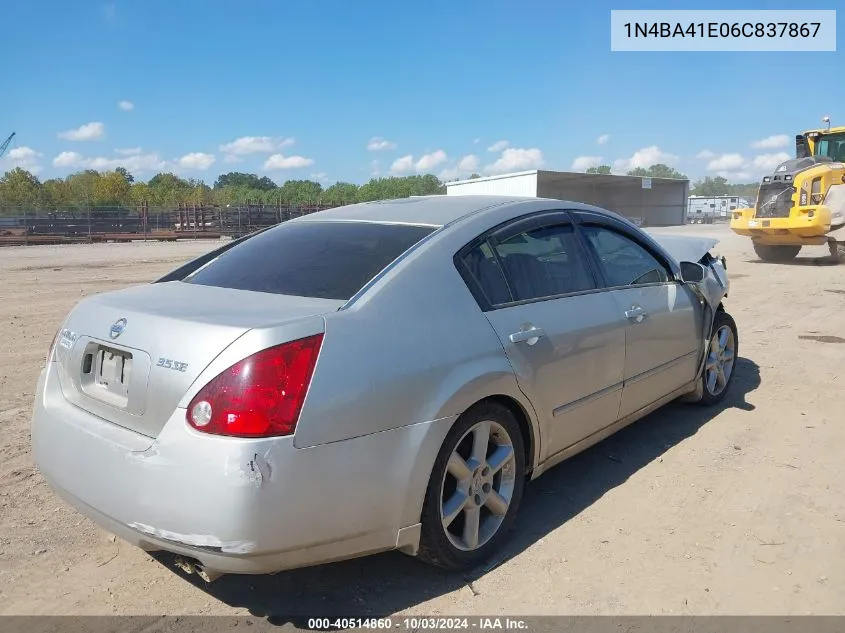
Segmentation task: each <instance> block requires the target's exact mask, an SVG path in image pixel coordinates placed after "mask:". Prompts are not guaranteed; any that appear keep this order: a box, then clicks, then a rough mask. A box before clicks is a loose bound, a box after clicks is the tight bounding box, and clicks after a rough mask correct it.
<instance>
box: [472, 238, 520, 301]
mask: <svg viewBox="0 0 845 633" xmlns="http://www.w3.org/2000/svg"><path fill="white" fill-rule="evenodd" d="M463 261H464V265H465V266H466V267H467V269H468V270H469V272H470V274H471V275H472V276H473V277H474V278H475V281H476V282H477V283H478V285H479V287H480V288H481V291H482V292H483V293H484V296H485V297H486V298H487V302H488V303H489V304H490V305H494V306H495V305H501V304H503V303H510V302H511V301H513V299H512V298H511V293H510V290H508V284H507V282H506V281H505V277H504V275H503V274H502V269H501V268H500V267H499V262H498V261H497V260H496V256H495V255H494V254H493V249H492V248H491V247H490V244H488V243H487V242H483V243H482V244H481V245H480V246H476V247H475V248H473V249H472V250H471V251H470V252H469V253H467V254H466V255H465V256H464V258H463Z"/></svg>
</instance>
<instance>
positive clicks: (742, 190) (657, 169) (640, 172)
mask: <svg viewBox="0 0 845 633" xmlns="http://www.w3.org/2000/svg"><path fill="white" fill-rule="evenodd" d="M587 173H588V174H609V173H611V167H610V165H599V166H598V167H590V168H589V169H588V170H587ZM628 175H629V176H640V177H641V178H679V179H681V180H689V179H688V178H687V177H686V175H684V174H683V173H681V172H679V171H678V170H677V169H674V168H672V167H669V166H668V165H664V164H662V163H658V164H656V165H652V166H651V167H648V168H644V167H637V168H636V169H632V170H630V171H629V172H628ZM759 187H760V183H758V182H751V183H733V184H732V183H729V182H728V180H727V178H722V176H716V177H715V178H713V177H710V176H706V177H705V178H703V179H701V180H697V181H695V182H694V183H692V185H691V186H690V195H693V196H708V197H712V196H739V197H742V198H751V199H752V200H753V199H754V198H756V197H757V189H758V188H759Z"/></svg>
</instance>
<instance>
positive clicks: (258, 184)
mask: <svg viewBox="0 0 845 633" xmlns="http://www.w3.org/2000/svg"><path fill="white" fill-rule="evenodd" d="M224 187H245V188H247V189H256V190H258V191H272V190H273V189H277V188H278V186H277V185H276V183H275V182H273V181H272V180H270V179H269V178H268V177H267V176H263V177H261V178H259V177H258V176H256V175H255V174H244V173H241V172H239V171H233V172H229V173H228V174H221V175H220V176H218V177H217V180H215V181H214V188H215V189H223V188H224Z"/></svg>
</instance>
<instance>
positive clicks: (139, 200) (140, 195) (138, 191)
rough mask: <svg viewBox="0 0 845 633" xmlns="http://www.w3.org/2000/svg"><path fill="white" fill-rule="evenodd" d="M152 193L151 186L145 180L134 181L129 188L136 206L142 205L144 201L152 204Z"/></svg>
mask: <svg viewBox="0 0 845 633" xmlns="http://www.w3.org/2000/svg"><path fill="white" fill-rule="evenodd" d="M151 199H152V193H151V192H150V186H149V185H148V184H147V183H145V182H133V183H132V186H131V187H130V188H129V200H130V202H131V203H132V204H133V205H134V206H136V207H137V206H141V204H143V203H145V202H146V203H147V204H150V200H151Z"/></svg>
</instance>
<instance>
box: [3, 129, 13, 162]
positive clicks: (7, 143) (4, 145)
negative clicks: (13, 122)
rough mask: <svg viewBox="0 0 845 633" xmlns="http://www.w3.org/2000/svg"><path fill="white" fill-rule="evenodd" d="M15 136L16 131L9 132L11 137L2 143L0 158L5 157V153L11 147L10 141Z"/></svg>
mask: <svg viewBox="0 0 845 633" xmlns="http://www.w3.org/2000/svg"><path fill="white" fill-rule="evenodd" d="M13 138H15V133H14V132H12V133H11V134H9V138H7V139H6V140H5V141H3V144H2V145H0V158H3V154H5V153H6V150H7V149H9V143H11V142H12V139H13Z"/></svg>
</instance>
